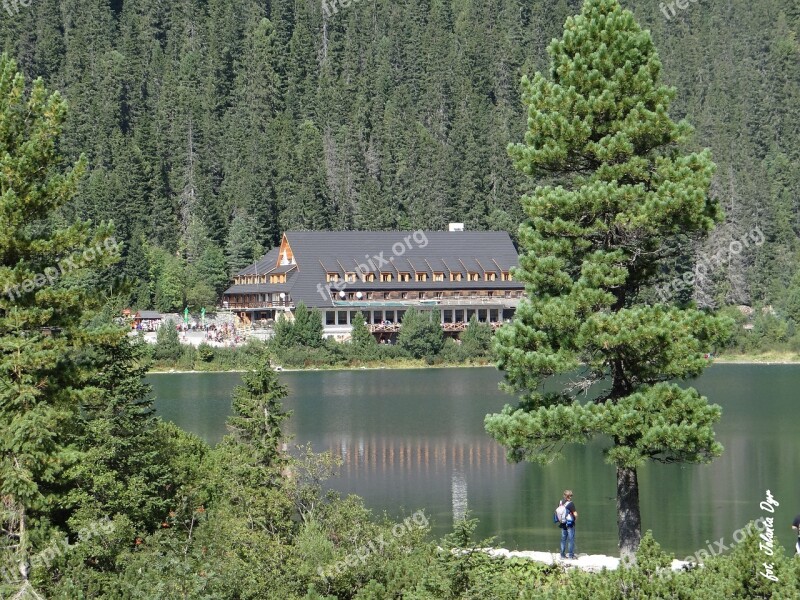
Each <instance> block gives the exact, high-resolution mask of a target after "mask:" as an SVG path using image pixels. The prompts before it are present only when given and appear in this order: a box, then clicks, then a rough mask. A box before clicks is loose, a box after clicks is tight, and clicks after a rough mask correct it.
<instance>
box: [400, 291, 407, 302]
mask: <svg viewBox="0 0 800 600" xmlns="http://www.w3.org/2000/svg"><path fill="white" fill-rule="evenodd" d="M400 299H401V300H408V292H401V293H400Z"/></svg>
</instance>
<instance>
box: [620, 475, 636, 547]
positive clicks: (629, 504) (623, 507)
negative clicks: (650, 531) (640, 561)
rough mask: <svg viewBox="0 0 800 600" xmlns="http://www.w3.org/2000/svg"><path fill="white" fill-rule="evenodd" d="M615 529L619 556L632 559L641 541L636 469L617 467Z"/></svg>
mask: <svg viewBox="0 0 800 600" xmlns="http://www.w3.org/2000/svg"><path fill="white" fill-rule="evenodd" d="M617 528H618V530H619V552H620V556H621V557H623V558H624V557H626V556H627V557H629V558H631V559H633V558H634V554H635V552H636V550H638V548H639V542H640V541H641V539H642V515H641V513H640V512H639V479H638V476H637V474H636V469H632V468H628V467H617Z"/></svg>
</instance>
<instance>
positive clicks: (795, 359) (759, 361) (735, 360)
mask: <svg viewBox="0 0 800 600" xmlns="http://www.w3.org/2000/svg"><path fill="white" fill-rule="evenodd" d="M715 364H721V365H764V366H771V365H800V356H796V355H791V357H790V356H789V355H784V356H781V355H777V356H772V355H764V356H741V357H738V356H736V357H734V356H731V357H718V358H715V359H714V360H713V361H712V362H711V364H710V365H709V366H713V365H715ZM488 367H491V368H494V364H492V363H489V364H441V365H426V364H407V363H403V364H392V363H385V364H382V365H378V366H374V365H370V366H364V365H359V366H330V367H293V368H282V369H281V370H280V371H278V372H279V373H281V372H282V373H299V372H304V371H310V372H319V371H381V370H405V371H411V370H415V369H485V368H488ZM246 372H247V369H238V368H237V369H209V370H205V369H202V370H186V369H180V370H179V369H151V370H149V371H148V372H147V374H148V375H178V374H198V373H246Z"/></svg>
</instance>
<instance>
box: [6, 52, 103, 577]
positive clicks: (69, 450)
mask: <svg viewBox="0 0 800 600" xmlns="http://www.w3.org/2000/svg"><path fill="white" fill-rule="evenodd" d="M65 118H66V105H65V102H64V101H63V100H62V98H61V96H60V95H59V94H58V93H54V94H52V95H49V94H48V92H47V90H46V89H45V87H44V83H43V82H42V80H41V79H37V80H36V81H34V82H33V83H32V85H30V86H29V87H27V88H26V84H25V80H24V78H23V76H22V75H21V74H20V73H19V72H17V65H16V63H15V62H14V61H13V60H11V59H9V58H8V56H7V55H5V54H3V55H2V56H0V123H2V125H1V126H0V161H2V169H0V182H2V185H0V221H1V222H2V228H0V229H2V231H0V290H2V295H1V296H0V421H1V422H2V423H3V435H2V439H1V440H0V445H2V452H0V496H2V498H3V506H4V509H3V513H2V516H0V521H1V522H0V530H1V531H2V536H1V537H2V539H0V542H2V544H1V545H2V548H3V552H2V555H3V556H2V557H3V559H6V558H8V555H9V554H10V555H12V556H13V557H15V558H16V561H17V562H18V563H19V562H21V563H25V562H27V561H28V560H29V558H30V556H31V554H32V551H33V550H34V548H33V542H32V540H31V537H30V533H29V532H30V529H33V528H35V525H34V524H35V522H36V521H37V519H39V518H41V517H44V516H45V515H47V513H48V511H50V510H52V509H53V507H54V505H55V504H56V503H57V502H58V498H57V497H54V496H53V495H54V494H56V490H54V489H53V482H54V481H59V480H61V478H62V477H63V475H64V471H65V469H67V468H69V466H70V465H72V464H74V463H75V462H76V461H78V460H80V459H81V455H80V453H79V452H78V451H77V450H76V448H75V447H74V446H72V445H71V444H70V441H71V440H70V439H69V436H70V432H72V431H73V428H74V427H75V424H76V421H77V418H78V411H79V407H80V401H81V399H82V398H83V397H85V395H86V393H87V392H86V391H85V390H83V389H82V379H83V376H84V373H83V371H82V367H81V366H80V365H79V364H78V363H76V362H75V360H74V358H75V356H76V354H77V353H78V352H80V350H81V348H83V347H85V346H86V345H90V344H91V342H92V338H93V332H90V331H86V330H85V329H84V324H85V323H84V318H85V316H84V311H86V312H87V313H90V312H91V311H92V309H96V308H97V307H98V304H99V301H101V298H102V294H101V292H100V290H98V289H97V288H96V281H97V278H96V277H92V276H90V271H92V270H99V269H102V268H103V267H105V266H108V265H109V264H111V263H113V261H114V260H116V257H115V256H112V255H111V254H109V253H107V252H99V251H97V250H96V248H97V247H100V248H102V247H103V245H102V242H103V240H104V239H105V238H107V237H109V236H110V235H111V229H110V228H109V227H107V226H100V227H98V228H97V229H95V230H94V231H93V230H92V229H91V228H90V225H89V223H87V222H84V221H83V220H76V221H75V222H73V223H72V224H71V225H65V224H63V223H62V222H60V221H59V219H56V218H54V217H55V212H56V211H57V210H59V209H61V208H62V207H63V206H64V205H65V204H66V203H68V202H69V201H70V200H71V199H72V198H73V196H74V195H75V194H76V191H77V187H78V181H79V178H80V176H81V175H82V173H83V171H84V168H85V161H84V160H82V159H81V160H80V161H78V162H77V163H76V164H75V165H74V166H72V167H66V166H65V164H64V159H63V157H62V156H61V155H60V154H59V152H58V147H59V136H60V134H61V128H62V124H63V123H64V120H65ZM90 249H91V250H92V254H93V255H94V260H93V261H90V260H88V251H89V250H90ZM72 262H74V265H71V263H72ZM62 265H64V266H63V267H62ZM86 316H87V317H88V316H89V315H88V314H87V315H86ZM22 583H23V585H24V582H22Z"/></svg>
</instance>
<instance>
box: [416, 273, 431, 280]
mask: <svg viewBox="0 0 800 600" xmlns="http://www.w3.org/2000/svg"><path fill="white" fill-rule="evenodd" d="M417 281H428V274H427V273H417Z"/></svg>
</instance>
